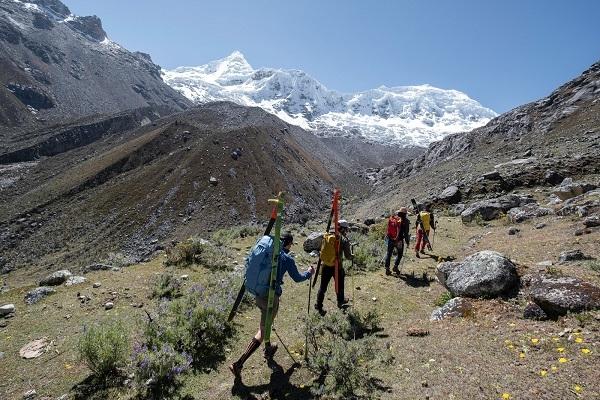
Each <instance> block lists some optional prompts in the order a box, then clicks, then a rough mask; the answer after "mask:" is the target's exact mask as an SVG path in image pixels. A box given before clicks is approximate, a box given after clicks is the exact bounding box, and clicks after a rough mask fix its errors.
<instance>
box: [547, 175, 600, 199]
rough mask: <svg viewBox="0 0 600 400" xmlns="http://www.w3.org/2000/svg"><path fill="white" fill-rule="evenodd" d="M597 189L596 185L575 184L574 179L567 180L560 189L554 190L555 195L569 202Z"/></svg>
mask: <svg viewBox="0 0 600 400" xmlns="http://www.w3.org/2000/svg"><path fill="white" fill-rule="evenodd" d="M594 189H596V185H592V184H589V183H581V182H573V179H572V178H566V179H565V180H563V181H562V183H561V184H560V186H559V187H557V188H556V189H554V191H553V193H554V194H555V195H556V196H557V197H558V198H559V199H561V200H563V201H564V200H567V199H570V198H572V197H576V196H580V195H582V194H584V193H586V192H589V191H590V190H594Z"/></svg>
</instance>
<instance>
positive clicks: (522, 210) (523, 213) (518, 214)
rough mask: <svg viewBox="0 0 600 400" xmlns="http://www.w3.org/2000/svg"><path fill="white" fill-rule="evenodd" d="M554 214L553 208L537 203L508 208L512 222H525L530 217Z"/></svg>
mask: <svg viewBox="0 0 600 400" xmlns="http://www.w3.org/2000/svg"><path fill="white" fill-rule="evenodd" d="M550 214H554V210H552V209H551V208H546V207H540V206H539V204H537V203H529V204H525V205H524V206H522V207H515V208H511V209H510V210H508V213H507V215H508V218H509V219H510V220H511V221H512V222H523V221H526V220H528V219H533V218H539V217H543V216H545V215H550Z"/></svg>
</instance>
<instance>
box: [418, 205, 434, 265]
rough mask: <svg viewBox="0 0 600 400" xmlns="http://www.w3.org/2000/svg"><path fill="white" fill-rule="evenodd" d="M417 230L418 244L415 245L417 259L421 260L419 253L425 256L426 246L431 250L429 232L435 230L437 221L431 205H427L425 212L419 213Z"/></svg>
mask: <svg viewBox="0 0 600 400" xmlns="http://www.w3.org/2000/svg"><path fill="white" fill-rule="evenodd" d="M416 228H417V243H416V244H415V255H416V257H417V258H420V256H419V253H421V254H425V245H427V248H428V249H430V250H431V243H430V242H429V232H430V231H431V229H433V230H435V220H434V216H433V212H432V211H431V206H430V205H429V204H426V205H425V209H424V210H421V211H418V213H417V222H416Z"/></svg>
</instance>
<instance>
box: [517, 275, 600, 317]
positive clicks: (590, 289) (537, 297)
mask: <svg viewBox="0 0 600 400" xmlns="http://www.w3.org/2000/svg"><path fill="white" fill-rule="evenodd" d="M529 288H530V289H529V290H530V291H529V296H530V298H531V299H532V300H533V301H534V302H535V303H536V304H537V305H539V306H540V307H541V308H542V309H543V310H544V312H546V314H548V315H550V316H559V315H565V314H566V313H567V312H580V311H584V310H592V309H596V308H600V288H598V287H596V286H594V285H592V284H591V283H589V282H584V281H582V280H579V279H577V278H573V277H569V276H560V277H550V276H545V275H540V276H536V277H533V278H532V279H531V281H530V282H529Z"/></svg>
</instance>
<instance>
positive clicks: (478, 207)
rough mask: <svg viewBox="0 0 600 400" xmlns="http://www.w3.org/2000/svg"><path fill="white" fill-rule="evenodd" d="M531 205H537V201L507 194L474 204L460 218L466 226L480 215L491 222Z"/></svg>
mask: <svg viewBox="0 0 600 400" xmlns="http://www.w3.org/2000/svg"><path fill="white" fill-rule="evenodd" d="M529 203H535V200H534V199H532V198H530V197H524V196H517V195H515V194H507V195H505V196H501V197H496V198H494V199H488V200H482V201H477V202H475V203H472V204H470V205H469V206H468V207H467V208H466V209H465V210H464V211H463V212H462V213H461V214H460V217H461V219H462V222H463V223H465V224H466V223H469V222H471V221H473V220H474V219H475V218H476V217H477V216H478V215H479V216H481V218H482V219H483V220H484V221H491V220H493V219H495V218H498V217H499V216H500V214H502V213H504V212H506V211H508V210H510V209H511V208H515V207H521V206H524V205H525V204H529Z"/></svg>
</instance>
